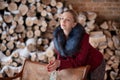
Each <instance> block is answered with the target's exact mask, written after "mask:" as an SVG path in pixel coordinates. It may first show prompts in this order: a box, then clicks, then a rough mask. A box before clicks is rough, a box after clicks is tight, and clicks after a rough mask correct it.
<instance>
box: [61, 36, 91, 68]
mask: <svg viewBox="0 0 120 80" xmlns="http://www.w3.org/2000/svg"><path fill="white" fill-rule="evenodd" d="M88 49H89V36H88V34H85V35H84V37H83V39H82V42H81V49H80V51H79V52H78V53H77V54H76V55H74V56H73V57H67V58H66V59H63V58H60V60H61V63H60V67H59V69H60V70H61V69H65V68H71V67H73V68H74V67H79V66H83V65H85V64H86V60H87V56H88Z"/></svg>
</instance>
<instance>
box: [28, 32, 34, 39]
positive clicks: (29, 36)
mask: <svg viewBox="0 0 120 80" xmlns="http://www.w3.org/2000/svg"><path fill="white" fill-rule="evenodd" d="M33 35H34V34H33V31H32V30H29V31H27V37H28V38H32V37H33Z"/></svg>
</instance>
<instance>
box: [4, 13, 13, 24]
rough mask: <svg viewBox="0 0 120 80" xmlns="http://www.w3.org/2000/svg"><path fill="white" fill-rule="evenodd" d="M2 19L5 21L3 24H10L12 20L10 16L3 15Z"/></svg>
mask: <svg viewBox="0 0 120 80" xmlns="http://www.w3.org/2000/svg"><path fill="white" fill-rule="evenodd" d="M3 18H4V20H5V22H6V23H11V22H12V20H13V16H12V15H11V14H10V15H6V14H5V15H4V16H3Z"/></svg>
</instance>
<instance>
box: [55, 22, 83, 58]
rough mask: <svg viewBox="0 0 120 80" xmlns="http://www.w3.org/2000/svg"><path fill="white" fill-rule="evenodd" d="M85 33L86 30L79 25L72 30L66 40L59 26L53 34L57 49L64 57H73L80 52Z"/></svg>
mask: <svg viewBox="0 0 120 80" xmlns="http://www.w3.org/2000/svg"><path fill="white" fill-rule="evenodd" d="M84 33H85V30H84V28H83V27H82V26H81V24H79V23H78V24H77V25H76V26H75V27H74V28H73V29H72V31H71V32H70V34H69V36H68V39H67V40H66V38H65V35H64V32H63V30H62V29H61V27H60V26H58V27H57V28H56V29H55V31H54V32H53V36H54V39H53V41H54V45H55V49H56V50H57V51H58V52H59V53H60V55H61V56H63V57H67V56H73V55H74V54H75V53H76V52H77V51H78V50H80V46H79V45H80V42H81V39H82V37H83V34H84Z"/></svg>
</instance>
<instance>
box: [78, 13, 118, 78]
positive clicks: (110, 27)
mask: <svg viewBox="0 0 120 80" xmlns="http://www.w3.org/2000/svg"><path fill="white" fill-rule="evenodd" d="M96 18H97V14H96V13H94V12H90V11H88V12H84V13H80V14H79V17H78V19H79V22H80V23H81V24H82V25H83V26H84V28H85V30H86V32H87V33H88V34H90V39H89V42H90V44H91V45H92V46H93V47H95V48H97V49H98V50H99V51H100V52H101V53H103V55H104V58H105V60H106V74H105V80H115V79H116V80H118V79H120V36H119V35H120V24H119V23H117V22H115V21H110V20H109V21H104V22H103V23H102V24H100V25H98V24H97V23H96V22H95V19H96Z"/></svg>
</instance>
